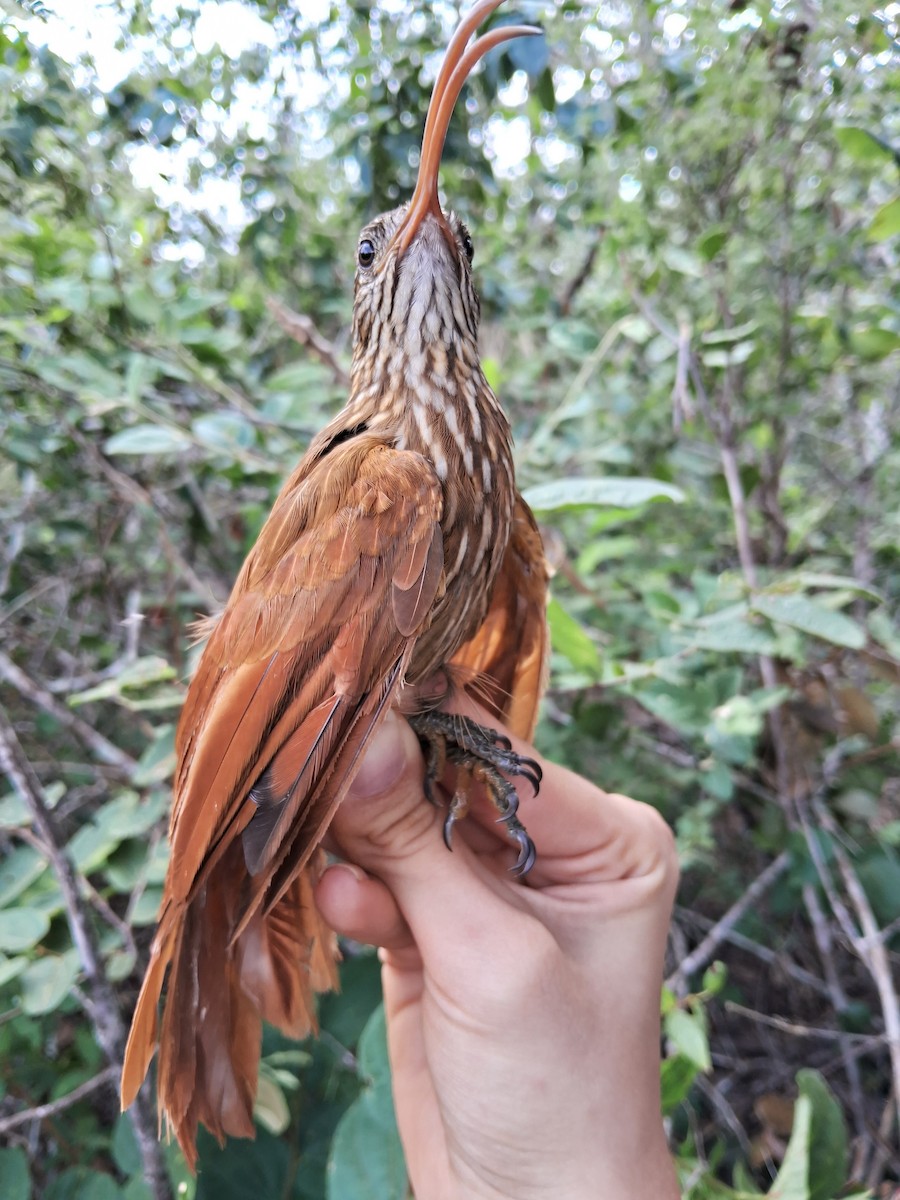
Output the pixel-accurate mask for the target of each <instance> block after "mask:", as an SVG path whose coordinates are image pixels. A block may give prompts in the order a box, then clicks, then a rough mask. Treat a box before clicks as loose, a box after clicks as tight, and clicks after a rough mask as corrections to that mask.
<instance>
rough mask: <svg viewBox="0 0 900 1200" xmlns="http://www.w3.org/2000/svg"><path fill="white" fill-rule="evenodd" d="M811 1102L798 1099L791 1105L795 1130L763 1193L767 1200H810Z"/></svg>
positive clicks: (806, 1098)
mask: <svg viewBox="0 0 900 1200" xmlns="http://www.w3.org/2000/svg"><path fill="white" fill-rule="evenodd" d="M811 1129H812V1101H811V1100H810V1099H809V1097H808V1096H802V1095H801V1096H800V1097H799V1098H798V1100H797V1103H796V1104H795V1105H794V1128H793V1130H792V1131H791V1140H790V1141H789V1142H788V1148H787V1151H786V1152H785V1155H784V1160H783V1161H782V1164H781V1170H780V1171H779V1172H778V1175H777V1177H776V1179H775V1182H774V1183H773V1184H772V1186H771V1188H770V1189H769V1191H768V1192H767V1193H766V1194H767V1196H768V1197H769V1200H810V1193H809V1149H810V1131H811Z"/></svg>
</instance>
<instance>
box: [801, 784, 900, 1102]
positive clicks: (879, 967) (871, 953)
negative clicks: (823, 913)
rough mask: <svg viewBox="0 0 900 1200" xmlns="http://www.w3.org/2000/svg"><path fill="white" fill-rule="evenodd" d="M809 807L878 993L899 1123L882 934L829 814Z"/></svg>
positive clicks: (896, 1053) (899, 1089)
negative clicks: (824, 836)
mask: <svg viewBox="0 0 900 1200" xmlns="http://www.w3.org/2000/svg"><path fill="white" fill-rule="evenodd" d="M813 806H814V808H815V813H816V817H817V818H818V820H819V822H820V824H821V825H822V827H823V828H824V829H826V830H827V831H828V833H830V834H831V838H832V843H831V844H832V848H833V850H834V857H835V862H836V863H837V866H838V870H839V871H840V874H841V879H842V880H843V882H844V887H845V889H846V892H847V895H848V897H849V898H850V903H851V904H852V905H853V910H854V912H855V913H856V918H857V920H858V921H859V925H860V929H861V931H862V936H861V937H858V938H856V939H855V940H854V941H853V949H854V950H855V951H856V953H857V954H858V955H859V957H860V959H861V960H862V962H863V963H865V965H866V967H867V969H868V971H869V974H870V975H871V976H872V978H873V980H874V981H875V987H876V989H877V991H878V999H879V1001H880V1003H881V1013H882V1017H883V1018H884V1032H885V1037H886V1039H887V1044H888V1049H889V1051H890V1056H891V1075H892V1078H893V1088H894V1105H895V1108H896V1115H897V1120H898V1123H900V1003H898V1000H897V989H896V988H895V986H894V980H893V977H892V975H891V964H890V962H889V960H888V952H887V947H886V946H885V942H884V935H883V933H882V931H881V929H879V927H878V922H877V921H876V920H875V914H874V913H873V912H872V906H871V904H870V903H869V897H868V896H867V895H866V893H865V890H864V889H863V886H862V884H861V883H860V882H859V877H858V876H857V874H856V871H855V870H854V869H853V865H852V863H851V862H850V859H849V858H848V857H847V853H846V851H845V850H844V847H843V846H842V845H841V843H840V840H839V838H838V837H837V836H836V835H837V833H838V830H837V827H836V825H835V822H834V819H833V817H832V816H831V813H830V812H829V811H828V809H827V807H826V805H825V804H823V803H822V802H821V801H820V800H814V801H813Z"/></svg>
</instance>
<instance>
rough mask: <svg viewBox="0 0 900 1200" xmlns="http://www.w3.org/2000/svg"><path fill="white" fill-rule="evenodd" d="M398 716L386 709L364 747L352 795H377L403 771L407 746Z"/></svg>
mask: <svg viewBox="0 0 900 1200" xmlns="http://www.w3.org/2000/svg"><path fill="white" fill-rule="evenodd" d="M401 720H402V718H401V717H398V716H397V714H396V713H394V712H389V713H388V714H387V716H386V717H385V719H384V721H383V722H382V724H381V726H380V728H379V729H378V731H377V732H376V733H375V735H374V737H373V738H372V740H371V741H370V742H369V745H368V747H367V748H366V752H365V756H364V758H363V762H362V766H361V767H360V769H359V774H358V775H357V776H356V778H355V779H354V781H353V783H352V785H351V787H350V794H351V795H352V796H377V795H379V794H380V793H381V792H386V791H387V790H388V789H389V788H390V787H392V786H393V784H395V783H396V782H397V780H398V779H399V778H400V776H401V775H402V774H403V770H404V768H405V767H406V759H407V749H406V740H405V738H404V736H403V734H404V730H403V726H402V724H401Z"/></svg>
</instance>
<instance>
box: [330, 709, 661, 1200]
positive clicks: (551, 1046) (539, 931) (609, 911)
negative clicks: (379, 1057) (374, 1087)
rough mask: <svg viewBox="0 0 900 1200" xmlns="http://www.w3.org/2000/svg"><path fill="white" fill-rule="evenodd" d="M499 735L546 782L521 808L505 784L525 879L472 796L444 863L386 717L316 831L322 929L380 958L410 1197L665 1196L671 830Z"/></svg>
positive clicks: (403, 737) (411, 749)
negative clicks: (328, 826) (327, 854)
mask: <svg viewBox="0 0 900 1200" xmlns="http://www.w3.org/2000/svg"><path fill="white" fill-rule="evenodd" d="M483 719H484V718H483ZM487 723H488V724H491V722H490V721H489V720H488V721H487ZM512 740H513V743H514V746H515V748H516V749H517V750H519V751H520V752H523V753H525V754H528V755H529V756H532V757H534V758H535V759H537V761H539V762H540V764H541V767H542V769H543V772H544V780H543V784H542V786H541V791H540V795H539V796H538V797H537V798H534V799H532V798H530V795H529V793H530V788H529V787H528V785H527V784H520V787H519V791H520V794H521V795H522V804H521V807H520V809H519V814H520V816H521V817H522V819H523V822H524V824H525V825H526V826H527V828H528V831H529V833H530V834H531V836H532V838H533V840H534V842H535V845H536V847H537V851H538V857H537V863H536V865H535V866H534V868H533V870H532V871H531V873H530V874H529V875H528V877H527V881H526V882H524V883H523V882H522V881H518V880H516V879H515V878H513V877H512V876H511V875H510V873H509V870H508V868H509V865H510V863H512V862H514V861H515V857H516V851H515V849H514V848H512V847H511V846H510V844H509V842H508V840H507V839H506V838H504V836H503V833H502V832H501V830H502V827H498V826H497V825H496V824H495V819H496V812H495V811H494V810H493V809H492V808H491V807H490V806H489V805H487V804H486V803H476V804H475V805H474V808H473V812H472V814H470V816H469V817H468V818H467V819H466V820H465V821H462V822H460V823H458V824H457V825H456V827H455V829H454V832H453V846H454V850H453V853H452V854H450V853H448V852H447V850H446V848H445V847H444V845H443V842H442V839H441V825H442V822H443V816H444V814H443V812H441V811H439V810H438V809H437V808H435V807H433V806H432V805H430V804H429V803H427V801H425V800H424V798H423V794H422V777H423V765H422V759H421V754H420V751H419V746H418V741H417V739H416V737H415V735H414V734H413V733H412V731H411V730H410V729H409V726H408V725H407V724H406V722H405V721H403V719H402V718H401V717H399V716H396V715H393V714H392V715H391V716H390V717H389V718H388V720H387V722H386V724H385V726H384V727H383V728H382V730H381V731H380V732H379V733H378V735H377V736H376V738H375V740H374V742H373V744H372V745H371V746H370V748H369V750H368V753H367V755H366V758H365V762H364V765H363V767H362V769H361V772H360V774H359V776H358V777H357V780H356V782H355V784H354V787H353V791H352V793H351V794H350V796H348V798H347V799H346V800H345V801H344V803H343V804H342V806H341V808H340V810H339V812H338V815H337V817H336V819H335V821H334V824H333V826H332V830H333V833H334V837H335V840H336V843H337V845H338V846H339V847H340V850H341V853H342V855H343V856H345V857H346V859H347V860H348V864H353V865H336V866H332V867H330V868H329V869H328V871H326V873H325V874H324V875H323V877H322V879H321V881H320V883H319V885H318V889H317V892H316V900H317V903H318V905H319V907H320V909H321V911H322V914H323V916H324V917H325V919H326V920H327V921H328V922H329V923H330V924H331V925H333V926H334V928H335V929H337V930H338V932H339V933H341V934H343V935H345V936H348V937H352V938H354V939H356V940H358V941H363V942H368V943H371V944H373V945H376V946H378V947H380V951H379V953H380V958H381V962H382V980H383V984H384V996H385V1011H386V1015H387V1024H388V1048H389V1051H390V1057H391V1066H392V1072H393V1085H394V1098H395V1104H396V1109H397V1120H398V1124H399V1128H400V1136H401V1139H402V1141H403V1146H404V1150H405V1153H406V1159H407V1166H408V1170H409V1175H410V1179H411V1182H412V1185H413V1190H414V1193H415V1196H416V1200H501V1198H503V1200H532V1198H535V1200H536V1198H538V1197H540V1198H541V1200H547V1198H548V1197H551V1196H552V1197H553V1198H554V1200H606V1198H607V1197H609V1198H610V1200H612V1198H613V1197H622V1196H628V1197H629V1198H630V1200H643V1198H646V1200H677V1197H678V1196H679V1191H678V1188H677V1185H676V1182H675V1174H674V1170H673V1167H672V1163H671V1160H670V1157H669V1154H668V1151H667V1149H666V1143H665V1138H664V1135H663V1129H662V1123H661V1118H660V1115H659V992H660V982H661V977H662V963H663V952H664V947H665V940H666V930H667V928H668V923H669V917H670V913H671V907H672V903H673V899H674V894H675V886H676V882H677V875H678V869H677V863H676V859H675V853H674V848H673V843H672V837H671V834H670V833H669V831H668V829H667V827H666V826H665V824H664V823H663V821H662V820H661V819H660V817H659V816H658V814H657V813H656V812H655V811H654V810H653V809H651V808H649V807H647V806H646V805H643V804H639V803H637V802H636V801H634V800H630V799H628V798H626V797H624V796H617V795H609V794H607V793H605V792H602V791H600V789H599V788H597V787H595V786H594V785H593V784H591V783H589V782H588V781H587V780H585V779H581V778H580V777H578V776H577V775H574V774H572V773H571V772H570V771H567V770H565V769H564V768H563V767H559V766H556V765H554V764H552V763H548V762H545V761H544V760H542V759H540V758H539V756H538V755H536V754H535V752H534V751H533V750H532V748H530V747H528V746H526V745H524V744H523V743H521V742H517V741H516V739H512Z"/></svg>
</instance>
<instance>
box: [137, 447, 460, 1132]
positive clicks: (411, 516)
mask: <svg viewBox="0 0 900 1200" xmlns="http://www.w3.org/2000/svg"><path fill="white" fill-rule="evenodd" d="M442 503H443V501H442V491H441V485H440V481H439V480H438V478H437V476H436V474H435V472H434V469H433V468H432V467H431V465H430V464H429V463H428V462H427V461H426V460H425V459H424V458H423V457H421V456H420V455H418V454H413V453H409V452H401V451H397V450H393V449H391V448H390V447H388V446H385V445H384V444H383V443H381V442H379V441H378V440H376V439H375V438H373V437H371V436H366V435H362V436H356V437H354V438H353V439H352V440H351V441H348V442H346V443H344V444H342V445H339V446H337V447H335V448H334V449H333V450H331V452H330V453H328V454H327V455H325V456H324V457H321V458H319V459H318V460H317V461H315V462H314V463H313V464H312V465H308V464H307V462H306V461H305V462H304V463H303V464H301V467H300V468H299V469H298V471H297V472H295V474H294V476H293V477H292V478H291V479H290V480H289V481H288V483H287V484H286V485H285V488H284V490H283V491H282V493H281V495H280V496H279V498H278V500H277V501H276V503H275V507H274V508H273V510H272V513H271V516H270V517H269V519H268V521H267V522H266V525H265V526H264V528H263V530H262V532H261V533H260V536H259V539H258V541H257V543H256V546H255V547H254V549H253V551H252V552H251V554H250V556H249V557H248V559H247V561H246V562H245V564H244V566H243V568H242V570H241V573H240V575H239V576H238V579H237V581H236V583H235V587H234V590H233V592H232V595H231V598H230V600H229V602H228V605H227V607H226V609H225V611H224V613H223V614H222V616H221V618H220V619H219V620H218V622H216V623H214V626H213V628H212V633H211V636H210V638H209V641H208V643H207V645H206V648H205V649H204V651H203V654H202V656H201V660H200V663H199V666H198V669H197V672H196V675H195V677H194V680H193V682H192V684H191V687H190V689H189V692H188V696H187V700H186V702H185V706H184V709H183V712H182V716H181V721H180V724H179V730H178V738H177V759H178V765H177V768H176V776H175V802H174V806H173V811H172V819H171V825H170V841H171V857H170V861H169V869H168V874H167V876H166V883H165V888H164V892H163V903H162V908H161V913H160V919H159V926H158V929H157V933H156V937H155V939H154V943H153V947H152V949H151V958H150V965H149V967H148V970H147V974H146V977H145V979H144V984H143V987H142V989H141V994H140V997H139V998H138V1003H137V1007H136V1009H135V1014H134V1020H133V1023H132V1028H131V1034H130V1037H129V1041H128V1047H127V1049H126V1054H125V1065H124V1069H123V1075H122V1100H123V1104H124V1105H126V1106H127V1105H128V1104H129V1103H130V1102H131V1100H132V1099H133V1098H134V1096H135V1094H136V1092H137V1089H138V1087H139V1086H140V1084H141V1081H142V1080H143V1078H144V1076H145V1074H146V1071H147V1067H148V1065H149V1062H150V1058H151V1057H152V1055H153V1051H154V1049H155V1047H156V1041H157V1035H158V1030H159V1025H158V1017H157V1004H158V1001H159V997H160V993H161V990H162V985H163V980H164V977H165V975H166V971H167V969H168V968H169V966H170V964H171V965H172V966H171V972H170V981H169V988H168V997H167V1000H166V1010H165V1016H164V1022H163V1029H162V1041H163V1053H162V1055H161V1061H160V1073H159V1099H160V1104H161V1107H162V1108H163V1109H164V1110H165V1111H166V1113H167V1116H168V1118H169V1120H170V1121H171V1123H172V1126H173V1128H174V1129H175V1131H176V1133H177V1136H178V1138H179V1141H180V1142H181V1144H182V1146H183V1147H184V1148H185V1153H188V1154H191V1155H194V1154H195V1151H194V1150H193V1141H194V1135H195V1132H196V1127H197V1121H198V1120H201V1121H203V1122H204V1123H205V1124H207V1125H208V1126H209V1128H211V1129H212V1130H213V1132H215V1133H217V1134H218V1135H219V1136H222V1134H223V1133H226V1132H231V1133H234V1132H244V1133H246V1132H247V1131H248V1129H249V1130H252V1121H251V1118H250V1115H249V1114H250V1108H251V1107H252V1094H253V1091H254V1089H255V1078H256V1075H255V1071H256V1060H257V1057H258V1040H259V1039H258V1033H259V1022H260V1018H261V1017H264V1018H266V1019H268V1020H272V1021H275V1022H276V1023H278V1024H279V1025H281V1026H282V1027H283V1028H285V1029H288V1030H291V1031H293V1032H295V1033H300V1032H303V1031H305V1030H306V1029H308V1028H309V1026H310V1024H311V1023H312V1022H313V1020H314V1018H313V1016H312V1007H311V1001H310V992H311V989H312V988H314V987H322V986H326V985H327V984H328V983H329V982H330V981H332V980H333V977H334V976H333V956H332V954H331V949H330V948H331V944H332V942H331V939H330V937H329V936H326V933H327V931H325V930H324V928H323V927H322V926H321V921H320V919H319V918H318V916H317V914H316V913H315V911H314V906H313V905H312V903H311V899H310V895H308V894H307V893H308V892H309V890H310V880H309V879H308V878H307V874H308V873H307V872H306V871H305V870H304V867H305V866H306V865H307V864H310V865H311V866H313V865H315V860H313V861H312V863H311V862H310V860H311V857H312V856H313V855H314V854H315V853H316V848H317V845H318V843H319V841H320V839H321V837H322V836H323V834H324V831H325V828H326V827H327V825H328V822H329V820H330V818H331V816H332V814H333V812H334V809H335V807H336V806H337V804H338V803H339V802H340V800H341V798H342V796H343V794H344V793H345V791H346V789H347V788H348V787H349V785H350V783H351V782H352V780H353V776H354V774H355V771H356V766H357V764H358V761H359V758H360V755H361V751H362V749H363V748H364V746H365V744H366V741H367V739H368V738H369V737H370V736H371V734H372V732H373V731H374V729H375V728H376V727H377V724H378V722H379V719H380V717H381V715H382V714H383V713H384V712H385V711H386V710H387V707H388V706H389V704H390V701H391V698H392V696H393V695H394V693H395V692H396V690H397V688H398V687H399V685H400V683H401V681H402V679H403V675H404V670H405V667H406V664H407V663H408V661H409V658H410V656H411V654H412V650H413V647H414V645H415V642H416V638H417V637H418V635H419V634H420V633H421V632H422V630H423V629H425V628H427V626H428V622H429V619H430V613H431V610H432V608H433V605H434V603H435V600H436V598H438V597H439V596H440V594H441V592H442V590H443V587H444V557H443V545H442V537H441V527H440V517H441V512H442ZM245 868H246V870H245ZM247 870H248V871H249V876H248V875H247V873H246V871H247ZM301 872H302V875H301ZM304 889H305V891H304ZM298 913H300V914H301V916H302V918H303V919H302V920H301V919H300V918H298V916H297V914H298ZM285 922H287V924H285ZM288 935H289V936H288ZM298 942H302V943H303V945H299V944H297V943H298ZM317 956H318V957H317ZM323 956H324V957H323ZM325 958H327V959H328V961H327V962H326V961H325ZM320 959H321V960H322V961H319V960H320ZM201 993H202V994H201ZM204 1029H205V1030H206V1033H204V1032H203V1030H204ZM179 1030H180V1031H181V1032H180V1033H179ZM251 1059H252V1061H250V1060H251ZM248 1097H249V1099H248Z"/></svg>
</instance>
